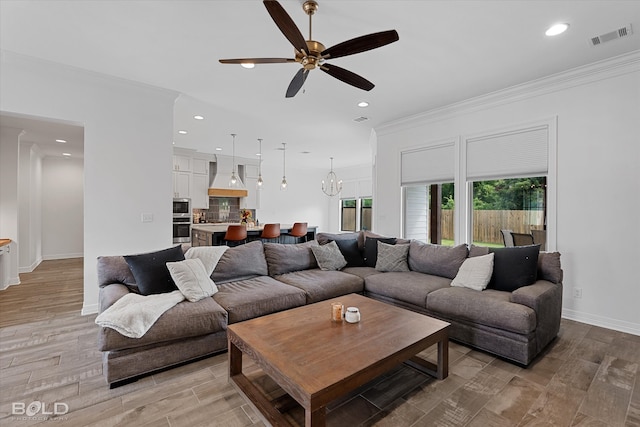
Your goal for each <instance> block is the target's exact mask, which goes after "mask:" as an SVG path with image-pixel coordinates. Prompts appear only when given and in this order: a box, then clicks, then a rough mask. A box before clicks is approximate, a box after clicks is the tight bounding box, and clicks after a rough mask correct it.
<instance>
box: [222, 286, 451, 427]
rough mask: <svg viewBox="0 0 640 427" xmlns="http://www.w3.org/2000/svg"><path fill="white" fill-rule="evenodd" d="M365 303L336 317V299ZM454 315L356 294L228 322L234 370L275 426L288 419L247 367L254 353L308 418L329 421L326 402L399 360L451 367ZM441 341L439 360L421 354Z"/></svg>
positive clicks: (310, 422) (431, 368)
mask: <svg viewBox="0 0 640 427" xmlns="http://www.w3.org/2000/svg"><path fill="white" fill-rule="evenodd" d="M333 301H340V302H342V303H343V304H344V305H345V307H349V306H354V307H358V308H359V309H360V313H361V316H362V319H361V321H360V322H359V323H346V322H332V321H331V317H330V314H331V302H333ZM448 328H449V323H447V322H443V321H441V320H438V319H434V318H431V317H428V316H425V315H422V314H419V313H414V312H412V311H409V310H405V309H402V308H399V307H394V306H392V305H389V304H385V303H382V302H379V301H375V300H373V299H370V298H366V297H364V296H361V295H356V294H351V295H346V296H344V297H340V298H334V299H332V300H327V301H322V302H319V303H315V304H310V305H306V306H303V307H298V308H294V309H291V310H287V311H283V312H280V313H274V314H271V315H268V316H263V317H259V318H256V319H252V320H247V321H245V322H240V323H235V324H233V325H229V327H228V329H227V336H228V339H229V377H230V379H231V381H233V382H234V383H235V384H236V385H237V387H238V388H239V389H240V390H241V391H242V392H243V393H244V395H245V396H246V397H247V399H249V400H250V401H251V402H252V403H253V404H254V405H255V406H256V407H257V408H258V409H259V410H260V412H261V413H262V414H263V416H264V417H265V418H266V419H267V421H269V422H270V423H271V424H273V425H274V426H281V425H283V426H290V425H291V423H290V422H289V421H288V420H287V419H286V418H285V417H284V416H283V415H282V414H281V413H280V412H279V411H278V410H277V409H276V408H275V406H274V402H271V401H269V400H268V399H267V398H266V396H265V395H264V394H263V393H262V392H261V391H260V390H259V389H258V388H257V387H256V386H255V385H254V384H253V383H252V382H251V381H250V380H249V379H248V378H247V377H246V376H245V375H244V374H243V373H242V354H243V353H244V354H246V355H248V356H249V357H251V358H252V359H253V360H254V361H255V363H256V364H257V365H258V366H260V368H262V370H263V371H264V372H265V373H266V374H267V375H269V376H270V377H271V378H272V379H273V380H274V381H275V382H276V383H277V384H278V385H279V386H280V387H282V389H284V390H285V391H286V392H287V393H288V394H289V396H291V398H293V399H294V400H295V401H296V402H298V403H299V404H300V405H301V406H302V407H303V408H304V410H305V426H307V427H310V426H313V427H318V426H324V425H325V415H326V406H327V404H328V403H329V402H331V401H332V400H335V399H336V398H339V397H341V396H343V395H345V394H347V393H348V392H350V391H352V390H355V389H356V388H357V387H359V386H361V385H363V384H365V383H367V382H369V381H371V380H372V379H374V378H376V377H378V376H380V375H381V374H383V373H384V372H386V371H389V370H390V369H392V368H393V367H395V366H397V365H398V364H400V363H402V362H406V363H408V364H410V365H411V366H413V367H415V368H417V369H420V370H422V371H425V372H427V373H429V374H431V375H433V376H435V377H437V378H439V379H444V378H446V377H447V375H448V364H449V360H448V357H449V335H448ZM436 343H437V344H438V363H437V365H436V364H433V363H431V362H428V361H426V360H424V359H422V358H419V357H417V356H416V355H417V354H418V353H419V352H421V351H422V350H425V349H426V348H428V347H430V346H432V345H433V344H436Z"/></svg>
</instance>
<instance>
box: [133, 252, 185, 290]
mask: <svg viewBox="0 0 640 427" xmlns="http://www.w3.org/2000/svg"><path fill="white" fill-rule="evenodd" d="M124 259H125V261H126V262H127V264H128V265H129V268H130V269H131V272H132V273H133V277H135V279H136V284H137V285H138V289H139V290H140V293H141V294H142V295H151V294H161V293H164V292H171V291H175V290H176V289H178V288H177V287H176V284H175V282H174V281H173V279H172V278H171V274H170V273H169V269H168V268H167V262H174V261H183V260H184V252H183V251H182V246H180V245H177V246H174V247H172V248H168V249H163V250H160V251H154V252H147V253H143V254H137V255H125V257H124Z"/></svg>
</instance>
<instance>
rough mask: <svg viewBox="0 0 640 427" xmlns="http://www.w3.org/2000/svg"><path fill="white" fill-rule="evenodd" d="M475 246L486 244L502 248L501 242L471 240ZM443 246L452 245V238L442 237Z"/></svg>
mask: <svg viewBox="0 0 640 427" xmlns="http://www.w3.org/2000/svg"><path fill="white" fill-rule="evenodd" d="M473 244H474V245H476V246H487V247H490V248H504V245H503V244H500V243H484V242H473ZM442 245H443V246H453V240H446V239H442Z"/></svg>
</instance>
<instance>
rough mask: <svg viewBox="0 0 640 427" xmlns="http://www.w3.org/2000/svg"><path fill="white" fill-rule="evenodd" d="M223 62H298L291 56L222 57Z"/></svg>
mask: <svg viewBox="0 0 640 427" xmlns="http://www.w3.org/2000/svg"><path fill="white" fill-rule="evenodd" d="M219 61H220V62H221V63H222V64H280V63H284V62H296V60H295V59H289V58H237V59H220V60H219Z"/></svg>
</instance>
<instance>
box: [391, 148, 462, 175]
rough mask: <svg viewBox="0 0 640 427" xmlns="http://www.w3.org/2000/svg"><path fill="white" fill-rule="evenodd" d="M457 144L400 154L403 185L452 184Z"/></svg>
mask: <svg viewBox="0 0 640 427" xmlns="http://www.w3.org/2000/svg"><path fill="white" fill-rule="evenodd" d="M454 146H455V143H454V142H449V143H446V144H440V145H434V146H431V147H422V148H419V149H415V150H409V151H403V152H401V153H400V169H401V172H400V174H401V175H400V176H401V184H402V185H410V184H426V183H440V182H452V181H453V178H454V165H455V149H454Z"/></svg>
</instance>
